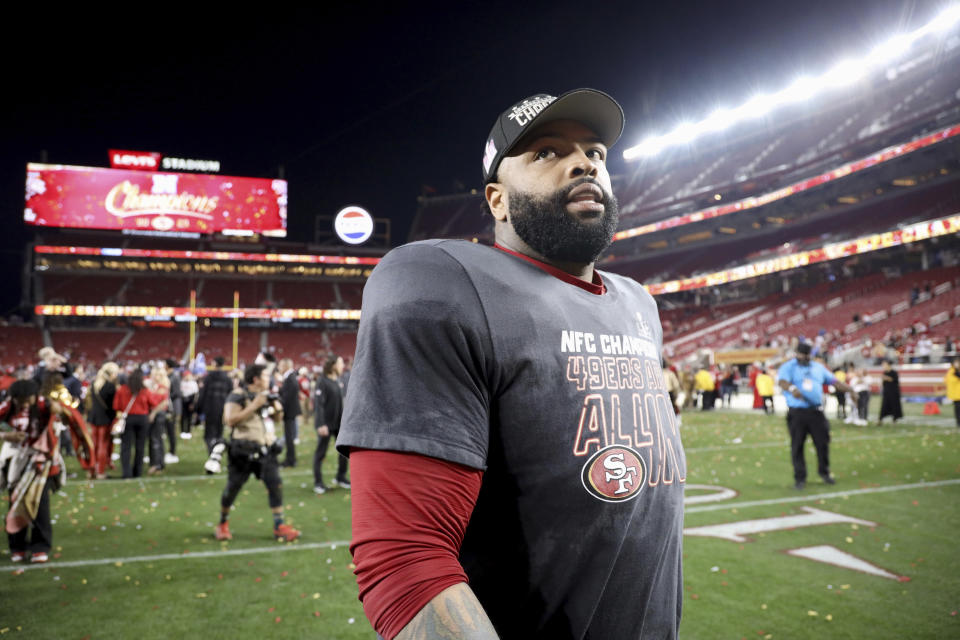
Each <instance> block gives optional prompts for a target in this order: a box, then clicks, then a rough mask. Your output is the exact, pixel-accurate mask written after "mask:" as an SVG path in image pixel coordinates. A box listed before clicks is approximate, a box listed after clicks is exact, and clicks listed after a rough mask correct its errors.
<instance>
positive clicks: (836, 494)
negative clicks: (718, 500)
mask: <svg viewBox="0 0 960 640" xmlns="http://www.w3.org/2000/svg"><path fill="white" fill-rule="evenodd" d="M953 484H960V478H956V479H953V480H936V481H933V482H916V483H913V484H898V485H893V486H890V487H868V488H866V489H851V490H850V491H832V492H830V493H811V494H810V495H803V496H794V497H792V498H771V499H769V500H751V501H749V502H726V503H724V504H708V505H703V506H701V507H690V508H689V509H685V510H684V511H685V513H703V512H705V511H724V510H726V509H742V508H744V507H765V506H769V505H772V504H788V503H791V502H811V501H813V500H828V499H831V498H844V497H847V496H861V495H867V494H870V493H888V492H890V491H909V490H910V489H927V488H929V487H945V486H948V485H953Z"/></svg>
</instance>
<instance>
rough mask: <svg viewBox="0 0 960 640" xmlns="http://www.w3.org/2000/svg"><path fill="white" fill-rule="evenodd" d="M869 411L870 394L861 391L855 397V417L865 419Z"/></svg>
mask: <svg viewBox="0 0 960 640" xmlns="http://www.w3.org/2000/svg"><path fill="white" fill-rule="evenodd" d="M869 410H870V392H869V391H861V392H860V395H858V396H857V415H858V416H859V417H860V419H861V420H866V419H867V413H868V412H869Z"/></svg>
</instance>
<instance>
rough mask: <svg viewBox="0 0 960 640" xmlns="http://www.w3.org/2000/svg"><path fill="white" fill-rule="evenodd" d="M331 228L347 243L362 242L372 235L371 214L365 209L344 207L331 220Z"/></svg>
mask: <svg viewBox="0 0 960 640" xmlns="http://www.w3.org/2000/svg"><path fill="white" fill-rule="evenodd" d="M333 230H334V231H336V232H337V236H338V237H339V238H340V239H341V240H343V241H344V242H346V243H347V244H363V243H364V242H366V241H367V240H369V239H370V236H372V235H373V216H371V215H370V214H369V213H368V212H367V210H366V209H361V208H360V207H346V208H344V209H341V210H340V213H338V214H337V217H336V219H335V220H334V221H333Z"/></svg>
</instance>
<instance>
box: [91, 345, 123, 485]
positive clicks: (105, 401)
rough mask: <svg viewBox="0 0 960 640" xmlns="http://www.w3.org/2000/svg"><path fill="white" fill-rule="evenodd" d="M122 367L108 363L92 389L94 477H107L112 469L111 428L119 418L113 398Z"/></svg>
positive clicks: (100, 372) (95, 380)
mask: <svg viewBox="0 0 960 640" xmlns="http://www.w3.org/2000/svg"><path fill="white" fill-rule="evenodd" d="M119 375H120V367H119V366H117V364H116V363H115V362H107V363H105V364H104V365H103V366H102V367H100V370H99V371H98V372H97V377H96V379H94V381H93V385H92V386H91V388H90V391H89V393H90V396H91V403H90V432H91V433H90V435H91V437H92V438H93V469H91V472H92V473H93V477H94V478H96V479H103V478H106V477H107V469H108V468H111V467H112V465H111V463H110V454H111V453H113V436H112V434H111V433H110V428H111V427H112V426H113V421H114V419H115V418H116V417H117V412H116V410H115V409H114V408H113V396H114V395H115V394H116V392H117V387H116V382H117V377H118V376H119Z"/></svg>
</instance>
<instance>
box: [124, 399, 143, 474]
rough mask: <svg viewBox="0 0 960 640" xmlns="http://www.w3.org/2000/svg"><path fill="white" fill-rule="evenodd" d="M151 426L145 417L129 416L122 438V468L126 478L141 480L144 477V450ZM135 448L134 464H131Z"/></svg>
mask: <svg viewBox="0 0 960 640" xmlns="http://www.w3.org/2000/svg"><path fill="white" fill-rule="evenodd" d="M149 430H150V425H149V424H148V423H147V416H145V415H128V416H127V426H126V428H125V429H124V430H123V435H122V436H120V467H121V468H122V469H123V477H124V478H139V477H140V476H142V475H143V450H144V448H145V447H146V444H147V433H148V432H149ZM131 445H132V446H133V464H132V465H131V463H130V447H131Z"/></svg>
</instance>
